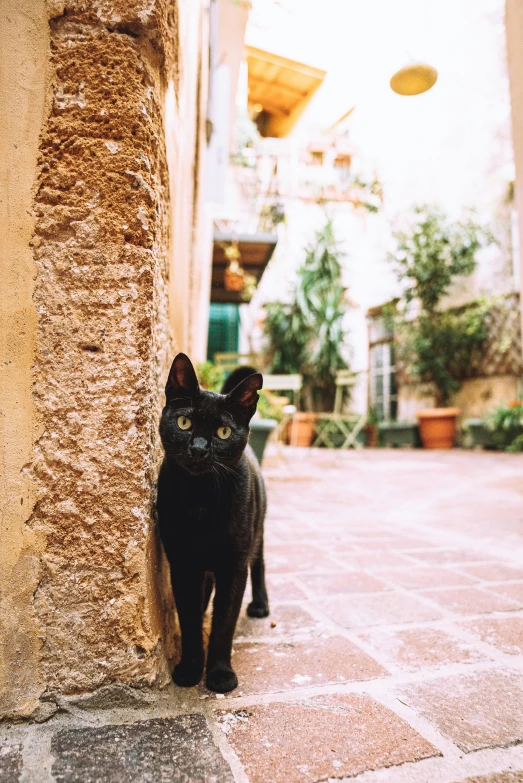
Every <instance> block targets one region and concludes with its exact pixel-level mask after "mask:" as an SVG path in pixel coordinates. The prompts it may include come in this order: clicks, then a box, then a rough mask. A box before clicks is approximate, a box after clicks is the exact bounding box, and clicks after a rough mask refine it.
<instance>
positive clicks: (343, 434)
mask: <svg viewBox="0 0 523 783" xmlns="http://www.w3.org/2000/svg"><path fill="white" fill-rule="evenodd" d="M357 380H358V374H357V373H353V372H351V371H350V370H338V372H337V373H336V380H335V383H336V396H335V398H334V410H333V411H332V413H319V414H318V422H317V424H316V438H315V440H314V442H313V444H312V445H313V446H327V447H328V448H331V449H332V448H341V449H351V448H353V449H359V448H361V447H362V445H361V443H359V442H358V441H357V437H358V435H359V434H360V432H361V431H362V429H363V427H364V426H365V422H366V419H367V417H366V414H365V413H362V414H360V413H342V410H343V397H344V393H346V392H348V391H350V390H351V389H353V388H354V386H355V385H356V382H357Z"/></svg>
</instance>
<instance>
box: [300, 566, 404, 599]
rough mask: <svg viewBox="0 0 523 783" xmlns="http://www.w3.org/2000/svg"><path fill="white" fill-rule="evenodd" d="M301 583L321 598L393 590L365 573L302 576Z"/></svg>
mask: <svg viewBox="0 0 523 783" xmlns="http://www.w3.org/2000/svg"><path fill="white" fill-rule="evenodd" d="M300 582H302V583H303V584H304V585H305V587H307V588H308V589H309V590H311V591H312V592H313V593H316V595H320V596H321V595H332V594H336V593H377V592H381V591H383V590H390V589H391V588H390V587H388V586H387V585H386V584H385V582H383V581H382V580H381V579H376V577H374V576H371V575H370V574H365V573H364V572H363V571H352V572H351V571H348V572H338V573H331V574H300Z"/></svg>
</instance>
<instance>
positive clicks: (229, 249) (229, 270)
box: [222, 242, 245, 291]
mask: <svg viewBox="0 0 523 783" xmlns="http://www.w3.org/2000/svg"><path fill="white" fill-rule="evenodd" d="M222 248H223V253H224V255H225V258H226V259H227V261H228V264H227V266H226V268H225V275H224V286H225V290H226V291H241V290H242V289H243V278H244V274H245V273H244V271H243V269H242V267H241V266H240V260H241V254H240V250H239V248H238V243H237V242H231V243H230V244H228V245H222Z"/></svg>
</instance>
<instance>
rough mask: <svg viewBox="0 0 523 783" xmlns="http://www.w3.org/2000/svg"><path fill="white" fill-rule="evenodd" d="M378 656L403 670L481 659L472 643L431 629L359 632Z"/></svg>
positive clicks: (480, 654) (482, 657)
mask: <svg viewBox="0 0 523 783" xmlns="http://www.w3.org/2000/svg"><path fill="white" fill-rule="evenodd" d="M360 638H362V639H365V641H367V642H369V643H370V644H372V646H373V647H374V648H375V649H376V650H378V651H379V652H380V653H381V655H387V656H389V658H390V659H392V660H393V661H394V662H395V663H396V664H397V665H398V666H400V667H401V668H402V669H405V671H419V670H420V669H432V668H435V667H439V666H444V665H447V664H451V663H473V662H474V661H479V660H484V659H485V656H484V655H482V653H480V652H479V651H478V650H477V649H476V648H475V647H474V645H472V644H467V643H466V642H463V641H462V640H461V639H458V638H457V637H455V636H451V635H450V634H449V633H446V632H445V631H442V630H440V629H435V628H413V629H408V630H403V631H392V630H391V631H386V630H381V629H376V630H374V631H371V632H370V633H366V634H360Z"/></svg>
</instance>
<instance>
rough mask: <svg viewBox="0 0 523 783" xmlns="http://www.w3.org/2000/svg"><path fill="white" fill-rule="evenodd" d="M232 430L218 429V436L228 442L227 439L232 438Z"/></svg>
mask: <svg viewBox="0 0 523 783" xmlns="http://www.w3.org/2000/svg"><path fill="white" fill-rule="evenodd" d="M231 433H232V430H231V428H230V427H218V429H217V430H216V434H217V436H218V437H219V438H221V439H222V440H227V438H230V437H231Z"/></svg>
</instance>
